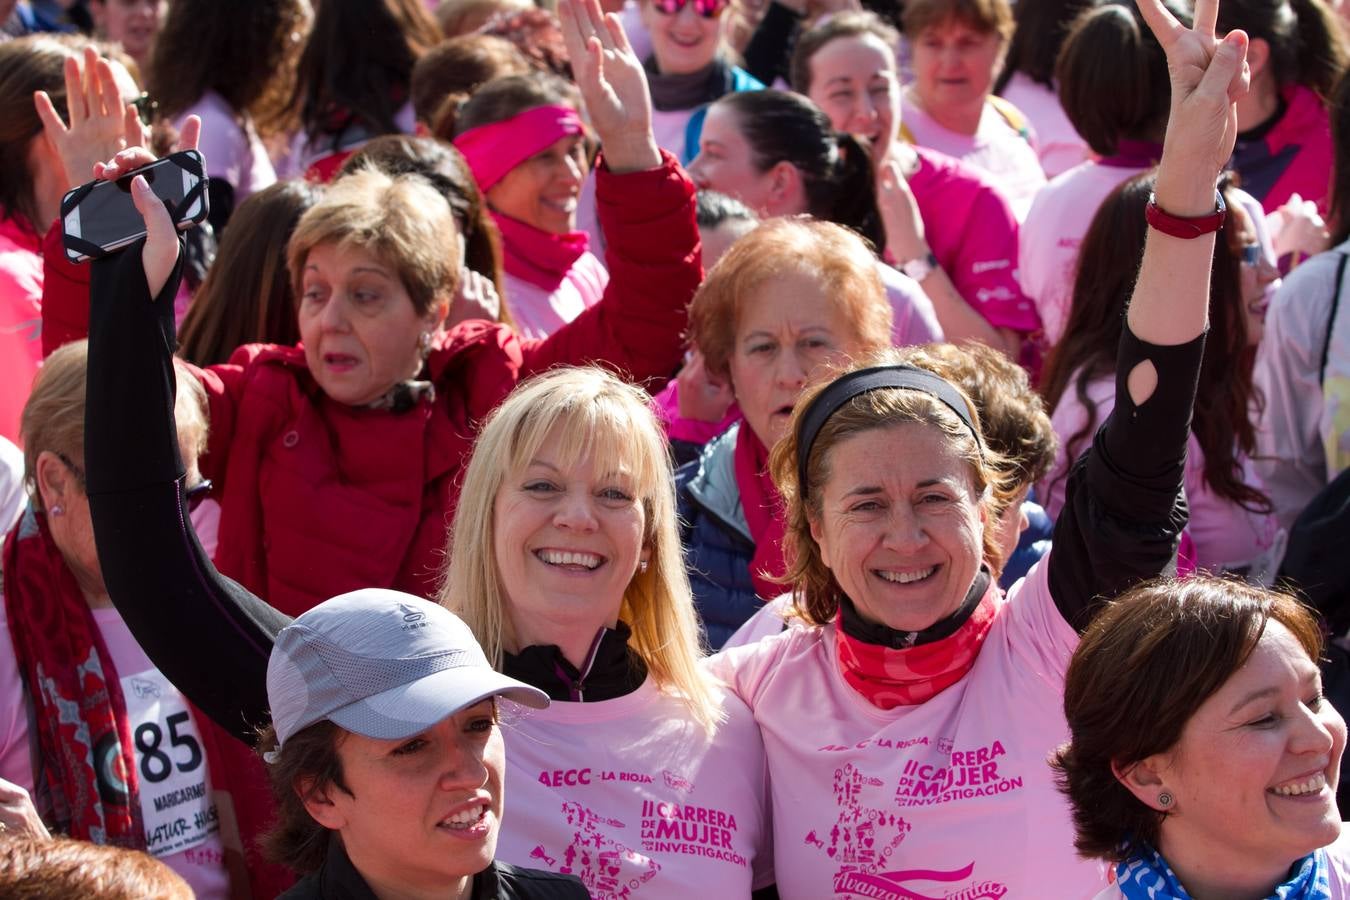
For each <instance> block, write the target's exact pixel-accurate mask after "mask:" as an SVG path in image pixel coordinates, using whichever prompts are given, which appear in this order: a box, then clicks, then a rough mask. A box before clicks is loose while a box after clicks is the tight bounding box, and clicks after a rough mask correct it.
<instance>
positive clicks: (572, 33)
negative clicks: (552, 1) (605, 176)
mask: <svg viewBox="0 0 1350 900" xmlns="http://www.w3.org/2000/svg"><path fill="white" fill-rule="evenodd" d="M558 20H559V22H560V23H561V24H562V32H563V40H564V41H565V42H566V43H567V53H568V56H570V57H571V60H572V74H573V76H574V77H575V78H576V82H577V86H578V87H579V88H581V96H582V98H583V99H584V100H585V101H586V112H587V114H588V115H589V117H590V121H591V124H592V125H594V126H595V130H596V131H597V132H598V133H599V135H600V142H601V144H602V145H603V147H604V153H605V162H606V163H607V164H608V165H609V168H610V170H611V171H613V172H620V173H622V172H636V171H642V170H645V169H654V168H656V167H657V166H659V165H661V151H660V150H658V149H657V146H656V139H655V138H654V137H653V136H652V101H651V96H650V94H649V93H648V92H647V76H646V74H645V73H644V72H643V71H642V62H641V60H639V59H638V58H637V54H636V53H634V52H633V48H632V46H631V45H630V44H629V43H628V35H626V34H624V31H623V26H622V25H621V24H619V19H618V17H617V16H614V15H613V14H609V15H606V14H604V13H602V12H601V10H600V4H599V2H598V0H559V2H558Z"/></svg>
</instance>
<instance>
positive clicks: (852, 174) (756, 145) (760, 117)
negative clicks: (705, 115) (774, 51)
mask: <svg viewBox="0 0 1350 900" xmlns="http://www.w3.org/2000/svg"><path fill="white" fill-rule="evenodd" d="M717 105H718V106H719V107H722V108H725V109H729V110H731V111H732V112H734V113H735V114H736V123H737V127H738V128H739V129H740V132H741V134H742V135H743V136H744V137H745V140H746V143H748V144H749V145H750V152H751V153H752V154H753V155H754V165H755V168H757V169H758V170H759V171H761V172H767V171H768V170H769V169H771V168H773V167H774V166H776V165H777V164H778V163H780V162H787V163H790V164H791V165H792V166H793V168H795V169H796V170H797V171H798V172H799V173H801V179H802V186H803V187H804V189H805V193H806V212H808V213H810V214H811V215H813V216H815V217H816V218H817V219H824V220H825V221H827V222H834V223H835V224H837V225H843V226H844V227H845V228H850V229H852V230H853V231H855V232H857V233H858V234H859V235H861V236H862V237H863V239H864V240H867V241H868V242H870V243H871V245H872V250H873V252H874V253H875V252H877V251H878V248H881V247H884V246H885V245H886V236H885V232H884V231H883V229H882V225H881V213H880V212H879V211H878V210H877V193H876V180H875V178H874V175H873V169H872V154H871V152H870V148H869V147H868V146H867V145H866V144H864V143H863V142H861V141H859V140H858V139H857V138H855V137H854V136H853V135H851V134H848V133H847V132H844V131H836V130H835V129H834V126H833V125H831V124H830V118H829V116H827V115H825V113H824V112H822V111H821V109H820V107H818V106H816V105H815V104H814V103H812V102H811V101H810V100H808V99H807V98H806V97H803V96H802V95H801V94H795V93H789V92H788V91H778V90H773V89H772V88H770V89H768V90H763V91H739V92H737V93H734V94H727V95H726V96H724V97H722V98H721V99H720V100H718V101H717Z"/></svg>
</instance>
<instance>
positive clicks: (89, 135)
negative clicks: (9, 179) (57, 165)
mask: <svg viewBox="0 0 1350 900" xmlns="http://www.w3.org/2000/svg"><path fill="white" fill-rule="evenodd" d="M65 76H66V114H67V116H68V117H69V119H70V125H69V126H67V125H66V123H65V122H63V121H62V120H61V117H60V115H58V114H57V112H56V107H55V106H54V105H53V104H52V98H51V97H50V96H48V94H47V92H46V91H38V92H37V93H35V94H34V95H33V105H34V106H35V107H36V109H37V114H38V118H40V119H41V120H42V129H43V131H44V132H46V134H47V138H48V140H50V141H51V142H52V145H53V146H55V147H56V150H57V153H59V154H60V156H61V162H62V165H63V166H64V167H65V170H66V189H67V190H69V189H70V188H72V187H74V186H75V185H77V184H83V183H84V182H86V181H88V180H89V179H90V178H91V177H93V169H94V163H96V162H99V161H100V160H105V159H108V158H109V157H111V156H112V155H113V154H115V153H117V152H118V151H120V150H125V149H126V148H128V147H139V146H141V145H142V144H144V143H145V132H144V130H143V129H142V128H141V120H140V118H139V117H138V116H137V115H136V109H135V107H133V106H131V105H130V104H124V103H123V102H122V94H121V91H119V90H118V88H117V79H116V77H115V76H114V75H113V70H112V66H111V65H109V63H108V61H107V60H106V59H102V58H101V57H99V55H98V53H97V52H95V50H94V49H93V48H92V47H86V48H85V50H84V60H83V64H81V61H80V60H79V59H77V58H75V57H71V58H69V59H67V60H66V62H65Z"/></svg>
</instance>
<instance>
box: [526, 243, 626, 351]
mask: <svg viewBox="0 0 1350 900" xmlns="http://www.w3.org/2000/svg"><path fill="white" fill-rule="evenodd" d="M607 284H609V271H608V270H607V269H605V266H604V264H603V263H601V262H600V260H598V259H596V257H595V255H594V254H593V253H590V252H586V253H583V254H581V257H580V258H579V259H577V261H576V262H575V263H574V264H573V265H572V268H571V269H570V270H569V271H568V272H567V275H566V276H564V277H563V281H562V284H560V285H558V287H557V289H555V290H553V291H546V290H544V289H543V288H541V287H539V286H538V285H536V284H531V283H530V282H528V281H526V280H525V279H523V278H519V277H517V276H515V275H512V274H511V273H510V272H504V273H503V274H502V287H503V288H504V289H505V290H506V303H507V306H508V307H509V308H510V310H511V317H512V318H513V319H514V320H515V323H516V333H517V334H519V335H520V336H521V337H523V338H546V337H548V336H549V335H551V334H553V332H555V331H557V330H558V329H559V328H561V327H563V326H564V325H566V324H567V323H568V322H570V321H572V320H573V319H575V318H576V317H577V316H579V315H581V314H582V312H584V311H585V310H586V309H589V308H590V307H592V306H594V305H595V304H597V303H599V302H600V298H601V297H603V296H604V294H605V285H607Z"/></svg>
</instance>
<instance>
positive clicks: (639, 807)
mask: <svg viewBox="0 0 1350 900" xmlns="http://www.w3.org/2000/svg"><path fill="white" fill-rule="evenodd" d="M667 460H668V456H667V450H666V446H665V440H664V437H663V435H662V431H661V427H660V425H659V424H658V422H657V420H656V417H655V416H654V414H653V413H652V411H651V409H650V407H649V401H648V399H647V397H646V395H645V394H644V392H643V391H641V390H640V389H639V388H636V387H633V386H631V385H628V384H624V383H623V382H621V381H619V380H618V379H617V378H615V377H614V376H612V375H609V374H607V373H604V372H601V371H599V370H597V369H569V370H562V371H559V372H554V373H550V374H548V375H545V376H541V377H539V378H537V379H535V380H533V381H530V382H528V383H526V384H523V385H521V387H520V388H518V389H517V390H516V391H515V392H514V393H513V394H512V395H511V396H510V397H509V398H507V400H506V402H505V403H503V404H502V406H501V407H499V408H498V409H497V411H496V412H494V413H493V415H492V417H491V418H490V419H489V420H488V422H487V423H486V424H485V425H484V427H483V430H482V433H481V435H480V437H479V440H478V444H477V446H476V447H475V449H474V455H473V459H472V460H471V461H470V463H469V466H468V469H467V470H466V472H465V488H464V492H463V494H462V495H461V498H460V506H459V510H458V513H457V515H456V517H455V525H454V530H453V537H452V539H451V544H450V547H451V555H450V567H449V570H448V572H447V577H446V583H445V587H444V589H443V590H442V592H441V598H440V599H441V602H442V603H444V604H445V605H447V606H449V607H450V608H451V609H452V610H454V611H455V612H456V613H457V614H458V615H460V616H461V617H462V618H463V619H464V620H465V621H466V622H467V623H468V624H469V627H470V628H471V629H472V630H473V631H474V634H475V636H476V637H477V638H478V640H479V642H480V643H482V645H483V648H484V650H485V651H486V652H487V654H488V657H489V659H491V660H493V661H494V662H495V663H497V664H499V665H500V667H501V670H502V671H503V672H504V673H505V674H507V675H509V676H511V677H512V678H515V679H517V680H519V681H523V682H525V683H527V684H530V685H532V686H534V687H537V688H540V689H542V690H544V691H545V692H547V693H548V695H549V696H550V697H551V698H552V699H553V701H554V702H553V704H552V705H551V706H550V707H549V708H548V709H547V710H543V711H539V712H536V713H533V714H532V715H530V716H529V717H528V718H525V719H522V720H521V721H518V722H516V723H515V724H514V727H513V728H511V729H510V730H509V731H508V734H507V766H508V771H510V772H512V773H513V774H512V775H511V776H510V780H511V783H512V785H513V789H512V790H513V793H512V804H513V811H512V819H511V821H510V822H509V823H508V824H507V826H506V827H505V829H504V830H503V832H502V837H501V844H500V847H499V853H500V855H501V858H503V859H505V860H507V861H508V862H513V863H518V864H521V865H533V866H538V867H540V868H547V869H551V870H553V871H557V872H562V873H570V874H575V875H578V876H580V877H581V880H582V882H583V883H584V884H585V885H586V887H587V888H589V889H590V890H591V892H592V894H593V895H594V896H597V897H609V896H616V894H615V893H614V892H615V890H616V885H618V884H621V883H624V882H628V883H632V882H633V881H636V882H639V883H644V888H643V894H644V896H651V897H657V898H664V897H669V898H677V897H688V896H690V894H691V892H693V891H696V890H702V891H707V892H708V893H709V895H710V896H717V897H748V896H749V894H750V891H751V890H752V888H761V887H765V886H766V885H768V884H771V883H772V881H773V879H772V874H771V872H772V870H771V866H770V863H769V858H768V853H767V835H768V820H767V818H766V817H765V812H766V809H765V784H764V780H763V772H764V769H763V764H764V763H763V751H762V744H761V742H760V739H759V734H758V732H757V730H756V728H755V726H754V722H753V720H752V719H751V718H750V715H749V711H748V710H747V709H746V708H745V706H744V704H742V703H740V701H738V700H737V699H736V698H735V697H732V696H730V695H728V694H727V693H726V692H725V691H724V690H723V689H721V688H720V687H718V686H716V685H715V684H714V683H713V682H712V681H711V680H710V679H709V678H708V676H707V675H705V674H704V673H703V672H702V670H701V668H700V666H699V664H698V659H699V655H700V653H699V626H698V620H697V617H696V616H695V613H694V608H693V605H692V604H691V603H690V602H689V580H688V576H687V575H686V573H685V565H684V560H683V558H682V556H681V553H680V544H679V534H678V533H677V531H676V525H675V522H676V520H675V497H674V491H673V490H672V488H671V472H670V465H669V462H668V461H667ZM522 795H523V796H522Z"/></svg>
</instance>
